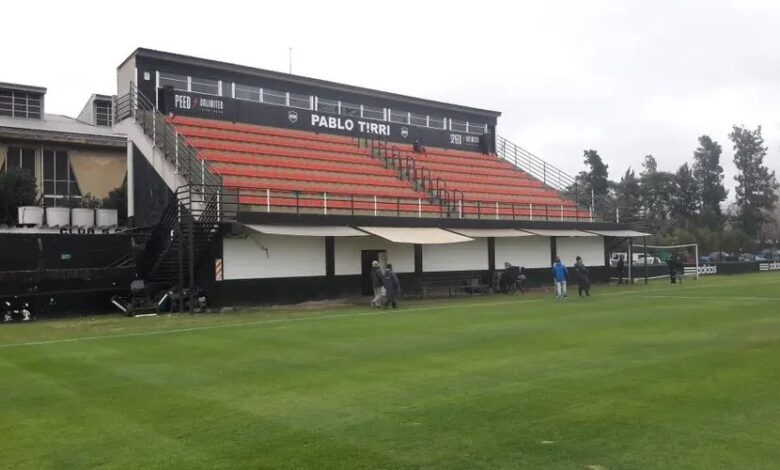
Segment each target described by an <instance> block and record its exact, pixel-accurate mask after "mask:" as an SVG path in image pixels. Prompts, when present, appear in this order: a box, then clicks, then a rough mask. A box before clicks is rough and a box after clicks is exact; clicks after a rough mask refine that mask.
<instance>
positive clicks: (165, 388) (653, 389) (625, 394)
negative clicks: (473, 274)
mask: <svg viewBox="0 0 780 470" xmlns="http://www.w3.org/2000/svg"><path fill="white" fill-rule="evenodd" d="M779 288H780V275H777V274H761V275H744V276H732V277H717V278H709V279H702V280H699V281H691V282H686V284H685V285H684V286H682V287H675V286H670V285H668V284H666V283H661V282H657V283H652V284H650V285H649V286H635V287H628V286H621V287H599V286H596V288H595V289H594V292H593V294H594V297H592V298H590V299H582V300H581V299H578V298H574V297H570V298H568V299H565V300H563V301H555V300H554V299H552V298H551V296H550V295H549V294H541V293H539V294H530V295H527V296H525V297H522V296H517V297H508V296H498V295H496V296H487V297H475V298H468V299H457V300H447V301H443V300H436V301H415V302H404V303H403V304H402V309H400V310H399V311H396V312H391V313H383V312H380V313H379V314H376V313H377V312H375V311H372V310H369V309H368V308H366V307H350V308H336V309H329V310H322V311H313V310H309V311H270V312H262V311H247V312H237V313H231V314H222V315H201V316H194V317H190V316H187V315H184V316H172V317H159V318H144V319H129V318H123V317H116V316H108V317H100V318H95V319H79V320H61V321H48V322H38V323H34V324H13V325H0V467H2V468H31V469H49V468H51V469H63V468H75V469H84V468H116V469H132V468H143V469H150V468H161V469H162V468H164V469H172V468H186V469H193V468H209V469H211V468H226V469H228V468H229V469H233V468H289V469H301V468H317V469H324V468H329V469H330V468H371V469H373V468H426V469H428V468H439V469H472V468H486V469H496V468H531V469H534V468H541V469H558V468H565V469H638V468H659V469H660V468H663V469H669V468H675V469H677V468H680V469H694V468H700V469H718V468H724V469H725V468H728V469H735V468H746V469H755V468H767V469H769V468H772V469H776V468H778V466H780V289H779ZM575 295H576V294H575Z"/></svg>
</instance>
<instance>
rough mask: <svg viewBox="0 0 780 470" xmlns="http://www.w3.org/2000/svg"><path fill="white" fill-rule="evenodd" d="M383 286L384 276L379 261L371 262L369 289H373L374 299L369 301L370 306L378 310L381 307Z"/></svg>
mask: <svg viewBox="0 0 780 470" xmlns="http://www.w3.org/2000/svg"><path fill="white" fill-rule="evenodd" d="M383 284H384V275H383V274H382V268H381V267H380V266H379V261H376V260H374V261H372V262H371V287H373V289H374V298H373V299H371V306H372V307H377V308H379V306H380V305H382V286H383Z"/></svg>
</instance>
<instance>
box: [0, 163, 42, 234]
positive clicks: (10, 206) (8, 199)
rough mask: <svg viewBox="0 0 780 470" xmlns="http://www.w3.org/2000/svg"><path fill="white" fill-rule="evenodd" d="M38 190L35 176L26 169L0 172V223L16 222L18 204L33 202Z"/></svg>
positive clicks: (27, 204)
mask: <svg viewBox="0 0 780 470" xmlns="http://www.w3.org/2000/svg"><path fill="white" fill-rule="evenodd" d="M37 195H38V190H37V187H36V185H35V177H34V176H33V175H32V174H31V173H30V172H27V171H24V170H20V169H15V168H14V169H10V170H8V171H6V172H3V173H0V223H4V224H8V225H13V224H15V223H16V218H17V215H18V211H17V208H18V207H19V206H31V205H34V204H35V199H36V197H37Z"/></svg>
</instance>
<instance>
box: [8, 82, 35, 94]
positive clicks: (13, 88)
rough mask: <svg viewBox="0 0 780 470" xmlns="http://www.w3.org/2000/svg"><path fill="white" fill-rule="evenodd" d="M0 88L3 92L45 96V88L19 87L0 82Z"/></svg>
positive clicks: (15, 84) (16, 84) (18, 85)
mask: <svg viewBox="0 0 780 470" xmlns="http://www.w3.org/2000/svg"><path fill="white" fill-rule="evenodd" d="M0 88H2V89H4V90H14V91H27V92H31V93H40V94H42V95H45V94H46V88H44V87H40V86H32V85H20V84H18V83H7V82H0Z"/></svg>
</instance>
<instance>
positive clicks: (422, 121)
mask: <svg viewBox="0 0 780 470" xmlns="http://www.w3.org/2000/svg"><path fill="white" fill-rule="evenodd" d="M409 124H412V125H414V126H427V125H428V116H424V115H422V114H414V113H412V114H411V116H410V118H409Z"/></svg>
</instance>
